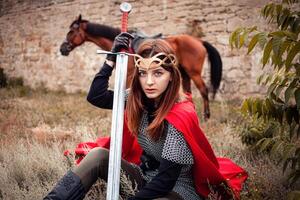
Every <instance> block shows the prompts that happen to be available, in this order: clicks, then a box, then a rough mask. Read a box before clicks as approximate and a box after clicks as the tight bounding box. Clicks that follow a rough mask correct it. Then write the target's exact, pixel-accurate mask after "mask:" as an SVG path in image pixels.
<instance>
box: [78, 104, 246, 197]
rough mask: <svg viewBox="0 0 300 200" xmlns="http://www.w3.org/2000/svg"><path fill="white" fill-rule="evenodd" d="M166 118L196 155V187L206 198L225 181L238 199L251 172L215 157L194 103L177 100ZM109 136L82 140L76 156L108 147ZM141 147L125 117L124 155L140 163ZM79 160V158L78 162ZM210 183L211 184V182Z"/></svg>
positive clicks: (224, 159) (125, 157) (194, 168)
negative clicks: (201, 126) (87, 140)
mask: <svg viewBox="0 0 300 200" xmlns="http://www.w3.org/2000/svg"><path fill="white" fill-rule="evenodd" d="M166 120H167V121H168V122H169V123H171V124H172V125H173V126H174V127H175V128H176V129H178V130H179V131H180V132H182V134H183V136H184V138H185V140H186V142H187V144H188V145H189V147H190V149H191V151H192V153H193V157H194V166H193V177H194V181H195V186H196V190H197V192H198V193H199V194H201V195H202V196H205V197H207V196H208V195H209V193H210V192H211V190H210V189H209V185H216V186H218V185H220V184H221V183H225V185H227V186H229V187H230V188H231V190H232V192H233V194H234V197H235V199H239V194H240V191H241V188H242V184H243V182H244V181H245V180H246V179H247V177H248V175H247V173H246V171H245V170H244V169H242V168H241V167H239V166H238V165H236V164H235V163H233V162H232V161H231V160H230V159H227V158H216V156H215V154H214V152H213V150H212V148H211V146H210V144H209V142H208V140H207V139H206V137H205V135H204V133H203V131H202V130H201V128H200V126H199V122H198V117H197V114H196V111H195V107H194V104H193V103H192V102H190V101H184V102H181V103H177V104H175V105H174V106H173V108H172V109H171V111H170V112H169V113H168V115H167V116H166ZM109 142H110V138H109V137H105V138H99V139H97V141H96V142H94V143H80V144H79V145H78V146H77V149H76V150H75V153H76V154H77V155H86V154H87V152H88V151H89V150H90V149H91V148H94V147H97V146H100V147H104V148H109ZM141 154H142V149H141V147H140V146H139V144H138V142H137V138H136V137H135V136H133V135H132V134H131V133H130V131H129V130H128V127H127V123H126V117H125V122H124V131H123V146H122V158H123V159H125V160H127V161H129V162H133V163H136V164H139V163H140V156H141ZM78 162H80V160H79V161H78ZM208 183H209V184H208Z"/></svg>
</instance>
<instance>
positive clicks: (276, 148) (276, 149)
mask: <svg viewBox="0 0 300 200" xmlns="http://www.w3.org/2000/svg"><path fill="white" fill-rule="evenodd" d="M283 144H284V142H283V141H277V142H275V144H274V145H273V146H272V149H271V151H270V153H271V155H273V156H276V155H278V154H279V153H278V152H279V150H280V149H281V148H282V145H283Z"/></svg>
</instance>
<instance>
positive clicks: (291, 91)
mask: <svg viewBox="0 0 300 200" xmlns="http://www.w3.org/2000/svg"><path fill="white" fill-rule="evenodd" d="M294 92H295V88H294V87H291V86H289V87H288V88H287V89H286V90H285V92H284V102H285V103H286V104H287V103H288V102H289V100H290V98H291V97H292V95H293V94H294Z"/></svg>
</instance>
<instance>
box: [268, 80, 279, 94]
mask: <svg viewBox="0 0 300 200" xmlns="http://www.w3.org/2000/svg"><path fill="white" fill-rule="evenodd" d="M276 86H277V84H276V83H272V84H271V85H270V86H269V88H268V91H267V94H268V95H270V94H271V93H273V91H274V89H275V88H276Z"/></svg>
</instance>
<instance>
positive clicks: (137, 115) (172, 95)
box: [126, 39, 183, 141]
mask: <svg viewBox="0 0 300 200" xmlns="http://www.w3.org/2000/svg"><path fill="white" fill-rule="evenodd" d="M160 52H164V53H166V54H174V51H173V50H172V48H171V47H170V45H169V44H168V43H167V42H166V41H164V40H161V39H157V40H147V41H145V42H143V43H142V44H141V45H140V47H139V49H138V51H137V54H139V55H141V56H142V57H143V58H149V57H152V56H153V55H155V54H157V53H160ZM162 67H163V68H164V69H165V70H167V71H169V72H170V73H171V77H172V81H170V82H169V85H168V86H167V89H166V90H165V91H164V92H163V93H162V94H161V98H160V101H159V102H158V104H157V109H156V110H155V112H154V113H153V117H154V119H153V120H152V122H151V123H150V124H149V126H148V127H147V131H148V134H149V136H150V138H151V139H152V140H154V141H156V140H158V139H159V138H160V136H161V135H162V134H163V130H164V123H163V121H164V118H165V116H166V115H167V114H168V112H169V111H170V109H171V108H172V106H173V105H174V104H175V102H176V101H177V100H178V99H179V98H180V97H181V96H183V95H182V92H181V76H180V72H179V70H178V66H162ZM130 88H131V90H130V93H129V96H128V101H127V104H126V110H127V119H128V128H129V130H130V131H131V132H132V133H133V134H135V135H137V134H138V128H139V125H140V120H141V117H142V114H143V111H144V110H145V109H146V107H147V105H146V104H147V102H149V100H148V99H147V97H146V95H145V94H144V92H143V89H142V87H141V85H140V81H139V75H138V68H135V70H134V76H133V80H132V82H131V87H130Z"/></svg>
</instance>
